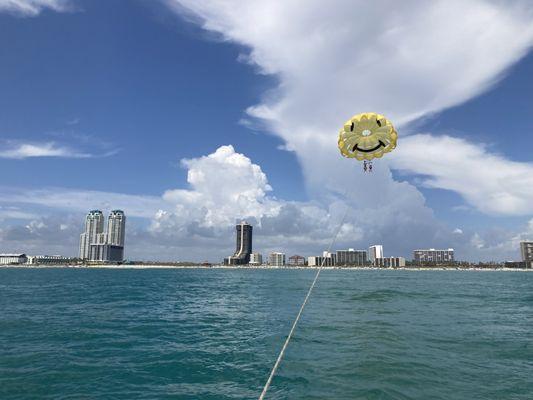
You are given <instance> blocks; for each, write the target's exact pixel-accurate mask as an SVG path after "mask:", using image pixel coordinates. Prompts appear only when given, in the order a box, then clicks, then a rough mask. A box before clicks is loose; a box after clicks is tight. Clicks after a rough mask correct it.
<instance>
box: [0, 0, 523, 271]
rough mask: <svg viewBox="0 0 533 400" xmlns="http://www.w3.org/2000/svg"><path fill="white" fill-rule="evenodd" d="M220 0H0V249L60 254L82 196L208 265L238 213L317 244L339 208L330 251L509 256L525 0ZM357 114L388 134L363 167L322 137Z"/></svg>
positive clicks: (140, 246) (518, 187)
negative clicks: (392, 144) (298, 8)
mask: <svg viewBox="0 0 533 400" xmlns="http://www.w3.org/2000/svg"><path fill="white" fill-rule="evenodd" d="M228 1H229V3H227V4H229V5H230V6H228V7H222V6H221V5H220V3H219V2H217V1H213V2H211V1H209V2H205V3H202V4H203V6H200V5H199V3H197V2H193V1H189V0H180V1H178V0H165V1H155V2H142V1H132V2H127V6H124V4H122V3H121V2H91V1H88V0H47V1H42V0H35V1H29V0H17V1H15V2H5V1H4V2H1V1H0V26H1V29H2V35H0V44H1V45H0V48H2V49H3V51H4V53H5V55H6V56H5V57H3V58H1V59H2V61H1V62H0V67H1V68H3V70H4V71H6V73H4V74H0V86H1V87H2V92H1V93H0V101H1V102H2V107H0V144H1V145H2V146H1V150H0V181H1V182H2V184H1V185H0V186H1V187H0V220H1V221H2V227H1V229H0V248H1V249H3V250H2V251H6V252H18V251H23V252H27V253H30V254H44V253H53V254H64V255H66V256H71V257H74V256H76V255H77V251H76V249H77V247H78V235H79V232H80V226H81V224H80V221H81V220H82V218H84V216H85V213H86V212H87V210H91V209H102V210H104V209H105V210H109V209H110V208H111V207H110V205H113V207H116V208H119V209H122V210H124V211H125V212H126V214H127V215H128V232H129V233H128V242H127V245H128V249H130V250H128V257H131V258H134V259H138V260H143V259H144V260H151V259H196V260H204V259H205V255H204V253H205V249H206V248H209V249H210V251H209V257H210V259H209V261H213V262H214V261H218V260H220V259H222V258H223V257H227V256H228V255H230V254H229V253H228V249H230V248H232V247H233V245H234V243H233V230H234V226H235V223H236V222H238V221H239V220H241V219H246V220H247V221H248V222H250V223H251V224H253V225H254V227H255V228H254V229H255V231H254V234H255V235H256V237H257V239H256V243H255V245H256V246H257V248H261V249H264V251H265V253H269V252H273V251H283V252H285V253H286V254H313V253H315V252H316V251H317V248H318V247H321V248H327V245H325V243H327V242H328V240H329V239H330V238H331V236H333V233H334V232H335V231H336V229H337V225H338V224H339V222H340V220H341V216H342V215H343V213H344V211H345V209H346V208H348V213H347V216H346V221H345V223H344V224H343V226H342V227H341V228H342V229H341V230H340V235H339V238H338V244H339V248H341V249H347V248H350V247H353V248H366V247H367V246H368V244H369V243H382V244H383V245H384V246H385V247H386V248H387V249H390V253H391V254H394V255H398V256H403V257H406V258H408V257H409V258H410V257H411V251H412V247H420V248H425V249H426V248H427V249H429V248H448V247H451V248H454V249H455V250H456V251H457V253H458V254H461V258H463V259H465V260H470V261H476V260H482V261H489V260H501V261H503V260H510V259H519V257H520V250H519V248H518V245H517V243H519V242H520V241H521V240H532V239H533V206H532V204H533V189H532V188H533V160H532V159H531V154H530V152H529V150H528V149H530V148H531V146H532V145H533V136H532V135H530V134H528V132H531V131H532V130H533V115H532V114H531V112H530V111H531V98H530V93H531V92H532V91H533V79H531V76H533V75H532V74H531V71H532V70H533V53H532V52H531V46H532V44H533V33H532V32H531V28H530V27H531V25H532V23H531V21H532V20H533V17H532V16H531V15H533V7H530V6H529V5H526V3H520V4H522V5H521V6H518V5H517V6H516V7H515V6H508V5H504V4H500V3H497V2H490V1H483V0H480V1H476V2H473V3H468V4H466V5H463V4H461V5H459V4H458V3H453V2H452V3H451V4H449V5H447V7H446V10H447V11H446V15H445V16H443V18H436V19H431V23H430V22H429V19H424V18H418V17H417V16H416V15H415V14H413V13H412V12H411V11H410V9H409V7H404V6H402V5H400V4H391V3H390V2H381V1H376V2H372V3H371V4H370V3H369V4H367V5H366V6H365V7H363V8H361V9H358V8H357V7H353V6H352V5H350V4H348V3H339V4H337V5H336V6H335V7H329V6H328V5H327V4H326V3H321V2H317V3H312V4H309V5H308V6H307V7H306V8H305V10H302V13H303V14H302V15H300V14H299V16H300V17H301V18H294V13H293V11H294V10H293V9H292V8H291V4H292V3H291V2H290V1H288V2H282V3H280V4H278V5H277V6H275V5H274V4H275V3H276V2H272V3H270V2H266V4H265V5H263V6H262V7H261V6H259V5H258V4H256V3H255V2H247V3H246V4H245V5H239V6H235V4H234V3H232V0H228ZM438 4H440V3H434V2H426V3H421V4H419V5H418V8H417V10H418V12H420V14H421V15H440V13H441V12H443V10H442V8H439V7H440V6H439V5H438ZM513 4H514V3H513ZM383 7H386V8H387V10H388V12H389V13H390V15H391V18H387V19H382V20H381V19H379V20H375V18H373V16H375V15H379V13H380V12H381V10H382V8H383ZM241 8H242V12H246V13H247V14H246V15H248V16H249V18H241V17H240V15H241V14H240V13H241ZM448 12H449V14H447V13H448ZM264 13H267V14H268V15H269V20H272V21H274V23H273V24H263V23H260V21H263V16H264ZM361 13H363V16H362V17H361ZM324 14H327V15H328V18H326V19H324V18H323V16H324ZM450 16H453V18H451V17H450ZM367 17H368V18H367ZM354 20H358V21H360V22H359V24H353V23H352V22H353V21H354ZM303 21H305V23H304V22H303ZM371 21H373V22H371ZM341 26H342V27H344V28H342V29H340V28H339V27H341ZM487 26H490V27H491V29H490V30H487V28H486V27H487ZM259 28H260V29H259ZM387 32H388V33H389V34H387ZM421 32H423V34H421ZM442 32H446V35H444V36H443V35H442ZM310 38H311V39H312V42H311V43H310V45H309V46H307V45H306V46H302V45H301V43H309V40H310ZM420 38H423V40H419V39H420ZM465 48H468V51H464V49H465ZM494 54H498V57H494ZM140 55H144V56H140ZM406 55H409V57H407V58H406ZM296 60H298V62H296ZM435 60H438V62H436V61H435ZM367 111H368V112H370V111H373V112H378V113H382V114H384V115H386V116H387V118H388V119H390V120H391V121H392V122H393V123H394V126H395V128H396V130H397V131H398V146H397V148H396V150H395V151H394V152H393V153H391V154H390V155H388V156H387V157H385V158H383V159H382V160H379V162H375V163H374V165H373V172H372V173H371V174H364V173H363V172H362V171H361V166H360V165H359V164H358V163H356V162H352V161H353V160H347V159H343V157H342V156H340V154H339V152H338V148H337V136H338V132H339V129H340V128H341V126H342V124H343V123H344V121H346V120H347V119H348V118H350V117H352V116H353V115H355V114H357V113H360V112H367ZM106 213H107V211H106ZM236 217H237V218H239V220H236Z"/></svg>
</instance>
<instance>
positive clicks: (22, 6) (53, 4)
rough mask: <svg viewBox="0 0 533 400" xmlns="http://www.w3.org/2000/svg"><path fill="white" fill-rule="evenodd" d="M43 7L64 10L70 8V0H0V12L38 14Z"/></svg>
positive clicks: (24, 14)
mask: <svg viewBox="0 0 533 400" xmlns="http://www.w3.org/2000/svg"><path fill="white" fill-rule="evenodd" d="M44 9H50V10H53V11H56V12H65V11H70V10H71V9H72V3H71V1H70V0H0V12H2V11H3V12H8V13H11V14H15V15H20V16H24V17H34V16H37V15H39V14H40V13H41V12H42V11H43V10H44Z"/></svg>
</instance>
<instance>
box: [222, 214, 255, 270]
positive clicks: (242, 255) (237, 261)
mask: <svg viewBox="0 0 533 400" xmlns="http://www.w3.org/2000/svg"><path fill="white" fill-rule="evenodd" d="M235 229H236V231H237V243H236V248H235V253H234V254H233V255H232V256H231V257H227V258H225V259H224V265H244V264H248V263H249V262H250V254H252V232H253V227H252V225H250V224H248V223H247V222H246V221H242V222H241V223H240V224H237V225H236V226H235Z"/></svg>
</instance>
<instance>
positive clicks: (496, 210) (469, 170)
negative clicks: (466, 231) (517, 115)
mask: <svg viewBox="0 0 533 400" xmlns="http://www.w3.org/2000/svg"><path fill="white" fill-rule="evenodd" d="M389 160H390V165H391V166H392V167H393V168H396V169H400V170H402V171H405V172H408V173H412V174H417V175H421V180H420V181H421V182H422V184H423V185H424V186H426V187H429V188H438V189H447V190H452V191H454V192H457V193H459V194H460V195H462V196H463V198H464V199H465V200H466V202H467V203H468V204H470V205H471V206H473V207H475V208H477V209H478V210H480V211H482V212H484V213H487V214H499V215H531V214H533V164H532V163H525V162H515V161H511V160H508V159H506V158H504V157H502V156H499V155H496V154H491V153H490V152H489V151H488V150H487V148H486V146H484V145H483V144H481V143H477V144H473V143H469V142H467V141H466V140H465V139H461V138H456V137H450V136H433V135H427V134H426V135H414V136H409V137H407V138H404V139H403V140H402V145H401V146H399V147H398V149H397V151H395V152H394V153H393V154H391V157H389Z"/></svg>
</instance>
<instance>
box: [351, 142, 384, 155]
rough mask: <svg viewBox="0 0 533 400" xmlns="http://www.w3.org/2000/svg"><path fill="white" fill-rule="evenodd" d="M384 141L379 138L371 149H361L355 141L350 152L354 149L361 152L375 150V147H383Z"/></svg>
mask: <svg viewBox="0 0 533 400" xmlns="http://www.w3.org/2000/svg"><path fill="white" fill-rule="evenodd" d="M385 146H386V145H385V143H383V142H382V141H381V140H380V141H379V143H378V145H377V146H375V147H372V148H371V149H361V148H360V147H359V146H358V144H357V143H356V144H355V146H354V147H353V149H352V152H355V151H360V152H362V153H371V152H373V151H376V150H377V149H379V148H380V147H385Z"/></svg>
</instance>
